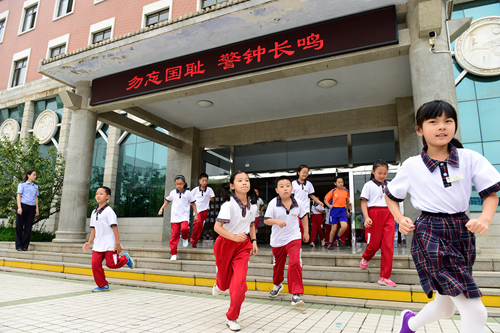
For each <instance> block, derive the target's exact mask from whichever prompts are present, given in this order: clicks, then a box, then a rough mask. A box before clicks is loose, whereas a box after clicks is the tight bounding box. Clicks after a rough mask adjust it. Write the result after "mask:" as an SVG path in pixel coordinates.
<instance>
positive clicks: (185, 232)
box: [180, 221, 189, 240]
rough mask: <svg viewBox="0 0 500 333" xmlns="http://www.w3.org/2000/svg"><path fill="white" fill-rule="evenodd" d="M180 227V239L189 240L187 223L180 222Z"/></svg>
mask: <svg viewBox="0 0 500 333" xmlns="http://www.w3.org/2000/svg"><path fill="white" fill-rule="evenodd" d="M180 225H181V232H182V239H184V240H186V239H188V238H189V222H188V221H182V222H181V223H180Z"/></svg>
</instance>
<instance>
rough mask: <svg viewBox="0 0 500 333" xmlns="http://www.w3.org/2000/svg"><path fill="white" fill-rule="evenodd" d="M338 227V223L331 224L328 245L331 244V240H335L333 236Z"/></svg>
mask: <svg viewBox="0 0 500 333" xmlns="http://www.w3.org/2000/svg"><path fill="white" fill-rule="evenodd" d="M338 226H339V224H338V222H337V223H336V224H332V229H331V231H330V243H333V240H334V239H335V234H336V233H337V228H338Z"/></svg>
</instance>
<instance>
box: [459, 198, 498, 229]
mask: <svg viewBox="0 0 500 333" xmlns="http://www.w3.org/2000/svg"><path fill="white" fill-rule="evenodd" d="M497 207H498V195H497V194H496V193H490V194H489V195H487V196H486V197H485V198H484V202H483V211H482V213H481V215H479V217H478V218H477V219H472V220H469V222H467V224H466V225H465V226H466V227H467V229H468V230H469V231H470V232H473V233H475V234H480V235H483V234H484V233H486V232H487V231H488V229H489V225H490V223H491V220H492V219H493V216H494V215H495V212H496V210H497Z"/></svg>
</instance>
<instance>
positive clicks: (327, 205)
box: [325, 199, 333, 209]
mask: <svg viewBox="0 0 500 333" xmlns="http://www.w3.org/2000/svg"><path fill="white" fill-rule="evenodd" d="M325 205H326V207H328V208H329V209H332V208H333V206H332V205H330V204H329V203H328V201H326V199H325Z"/></svg>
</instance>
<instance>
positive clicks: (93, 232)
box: [82, 228, 95, 253]
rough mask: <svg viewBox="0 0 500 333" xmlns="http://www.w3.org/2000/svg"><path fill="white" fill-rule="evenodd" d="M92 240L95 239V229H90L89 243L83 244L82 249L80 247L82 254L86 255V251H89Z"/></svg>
mask: <svg viewBox="0 0 500 333" xmlns="http://www.w3.org/2000/svg"><path fill="white" fill-rule="evenodd" d="M94 238H95V228H92V230H91V231H90V237H89V241H88V242H87V243H85V244H83V247H82V251H83V252H84V253H87V251H88V250H89V249H90V245H92V242H93V241H94Z"/></svg>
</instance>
